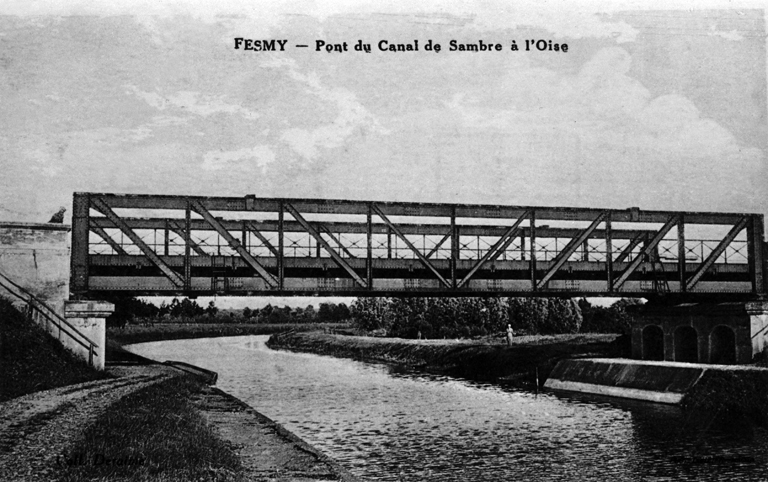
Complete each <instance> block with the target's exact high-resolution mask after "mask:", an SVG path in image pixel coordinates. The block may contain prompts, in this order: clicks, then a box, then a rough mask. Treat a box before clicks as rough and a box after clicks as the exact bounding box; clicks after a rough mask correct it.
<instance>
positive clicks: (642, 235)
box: [613, 233, 645, 263]
mask: <svg viewBox="0 0 768 482" xmlns="http://www.w3.org/2000/svg"><path fill="white" fill-rule="evenodd" d="M644 238H645V233H639V234H638V235H637V236H635V237H634V238H632V240H631V241H630V242H629V244H628V245H627V247H626V248H624V250H622V252H621V253H620V254H619V255H618V256H617V257H616V259H614V260H613V262H614V263H621V262H623V261H624V260H625V259H627V257H628V256H629V255H630V254H632V250H633V249H635V248H636V247H637V245H638V244H640V243H641V242H642V241H643V239H644Z"/></svg>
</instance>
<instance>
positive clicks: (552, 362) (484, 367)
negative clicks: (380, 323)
mask: <svg viewBox="0 0 768 482" xmlns="http://www.w3.org/2000/svg"><path fill="white" fill-rule="evenodd" d="M267 346H268V347H270V348H273V349H279V350H289V351H295V352H306V353H315V354H318V355H329V356H335V357H341V358H351V359H354V360H360V361H368V362H383V363H391V364H396V365H401V366H405V367H409V368H414V369H418V370H423V371H426V372H429V373H437V374H442V375H448V376H452V377H459V378H465V379H469V380H474V381H483V382H500V383H504V384H507V385H512V386H515V387H519V388H529V389H533V388H535V387H536V383H537V381H538V385H539V386H541V385H543V383H544V380H546V379H547V377H548V376H549V373H550V372H551V371H552V370H553V369H554V368H555V366H556V365H557V363H558V362H559V361H560V360H563V359H567V358H571V357H575V356H582V357H586V356H590V357H621V356H626V354H627V352H628V350H629V345H628V340H627V339H626V338H622V337H619V336H618V335H602V334H581V335H556V336H524V337H517V338H514V339H513V343H512V345H507V344H505V343H504V344H502V343H501V342H499V341H495V340H492V341H488V342H482V341H476V340H407V339H400V338H373V337H365V336H347V335H335V334H325V333H318V332H311V333H284V334H278V335H272V336H271V337H270V338H269V341H268V342H267Z"/></svg>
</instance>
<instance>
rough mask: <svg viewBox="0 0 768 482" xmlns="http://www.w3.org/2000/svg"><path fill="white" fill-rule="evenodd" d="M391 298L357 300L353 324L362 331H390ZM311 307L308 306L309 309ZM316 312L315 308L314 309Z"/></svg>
mask: <svg viewBox="0 0 768 482" xmlns="http://www.w3.org/2000/svg"><path fill="white" fill-rule="evenodd" d="M388 305H389V298H379V297H371V298H368V297H364V298H357V299H356V300H355V301H354V302H353V303H352V307H351V309H350V312H351V317H352V324H353V325H354V326H355V327H356V328H358V329H361V330H365V331H373V330H380V329H382V328H383V329H385V330H389V325H390V321H391V318H389V317H388V316H387V313H388V310H389V307H388ZM310 307H311V305H310V306H308V307H307V309H308V310H309V308H310ZM313 311H314V308H313Z"/></svg>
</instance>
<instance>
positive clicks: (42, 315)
mask: <svg viewBox="0 0 768 482" xmlns="http://www.w3.org/2000/svg"><path fill="white" fill-rule="evenodd" d="M0 288H3V289H4V290H5V292H6V293H8V294H10V295H11V296H13V297H14V298H16V299H18V300H20V301H22V302H23V303H24V305H25V311H26V315H27V317H28V318H29V319H31V320H32V321H34V322H36V323H38V324H42V323H43V322H48V323H51V324H52V325H53V326H54V327H55V328H56V329H57V331H58V332H57V333H56V335H57V337H58V338H59V339H61V336H62V335H65V336H67V337H68V338H70V339H71V340H72V341H74V342H75V343H77V344H78V345H80V346H82V347H83V348H85V349H86V350H88V364H89V365H93V357H94V356H98V351H97V348H98V347H99V345H97V344H96V343H94V342H93V341H92V340H91V339H89V338H88V337H87V336H85V335H83V334H82V333H80V331H79V330H78V329H77V328H75V327H74V326H72V324H70V323H69V322H68V321H67V320H66V319H65V318H64V317H63V316H61V315H60V314H58V313H57V312H56V310H54V309H53V308H51V307H50V306H49V305H48V304H47V303H45V302H44V301H43V300H41V299H39V298H38V297H36V296H35V295H33V294H32V293H30V292H29V290H27V289H26V288H24V287H23V286H21V285H19V284H18V283H16V282H15V281H13V280H12V279H11V278H10V277H9V276H7V275H5V274H4V273H2V272H0ZM51 334H53V333H51Z"/></svg>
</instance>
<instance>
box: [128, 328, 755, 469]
mask: <svg viewBox="0 0 768 482" xmlns="http://www.w3.org/2000/svg"><path fill="white" fill-rule="evenodd" d="M267 338H268V337H265V336H243V337H231V338H207V339H195V340H177V341H163V342H153V343H142V344H138V345H132V346H131V347H129V349H130V350H131V351H133V352H134V353H138V354H140V355H143V356H146V357H149V358H152V359H155V360H160V361H162V360H179V361H185V362H188V363H192V364H195V365H198V366H201V367H204V368H207V369H210V370H214V371H216V372H218V373H219V381H218V384H217V386H218V387H220V388H221V389H223V390H225V391H226V392H228V393H231V394H232V395H234V396H236V397H238V398H240V399H241V400H243V401H245V402H246V403H248V404H249V405H251V406H252V407H254V408H255V409H257V410H258V411H260V412H261V413H263V414H264V415H266V416H268V417H270V418H272V419H273V420H275V421H277V422H279V423H281V424H283V425H284V426H285V427H286V428H287V429H288V430H290V431H292V432H294V433H295V434H296V435H298V436H299V437H301V438H303V439H304V440H306V441H307V442H309V443H310V444H312V445H314V446H315V447H317V448H318V449H320V450H321V451H323V452H324V453H326V454H328V455H329V456H331V457H332V458H334V459H335V460H336V461H337V462H339V463H340V464H341V465H343V466H344V467H345V468H347V469H348V470H349V471H350V472H352V473H353V474H355V475H358V476H361V477H363V478H366V479H368V480H382V481H400V480H403V481H422V480H425V481H426V480H430V481H469V480H542V481H548V480H552V481H555V480H557V481H560V480H579V481H581V480H587V481H590V480H594V481H598V480H599V481H603V480H618V481H636V480H637V481H639V480H692V481H693V480H696V481H698V480H712V479H713V478H716V479H718V480H727V479H733V480H768V451H766V448H768V434H766V432H765V431H764V430H763V429H758V428H754V427H750V426H745V425H742V424H735V425H730V426H727V427H722V426H719V425H718V424H709V423H708V420H706V419H704V420H696V421H691V420H687V419H686V417H685V416H684V415H683V414H682V412H681V411H680V409H678V408H676V407H671V406H664V405H657V404H651V403H643V402H629V401H620V400H614V399H607V398H596V397H589V396H583V395H582V396H577V395H573V396H568V395H563V394H553V393H540V394H535V393H531V392H527V391H520V390H512V389H505V388H503V387H499V386H496V385H491V384H482V383H476V382H472V381H467V380H458V379H453V378H448V377H442V376H435V375H429V374H425V373H414V372H408V371H406V370H402V369H397V368H394V367H389V366H386V365H379V364H368V363H363V362H357V361H353V360H349V359H337V358H332V357H326V356H319V355H312V354H301V353H290V352H283V351H274V350H271V349H269V348H267V347H266V346H265V342H266V340H267Z"/></svg>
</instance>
